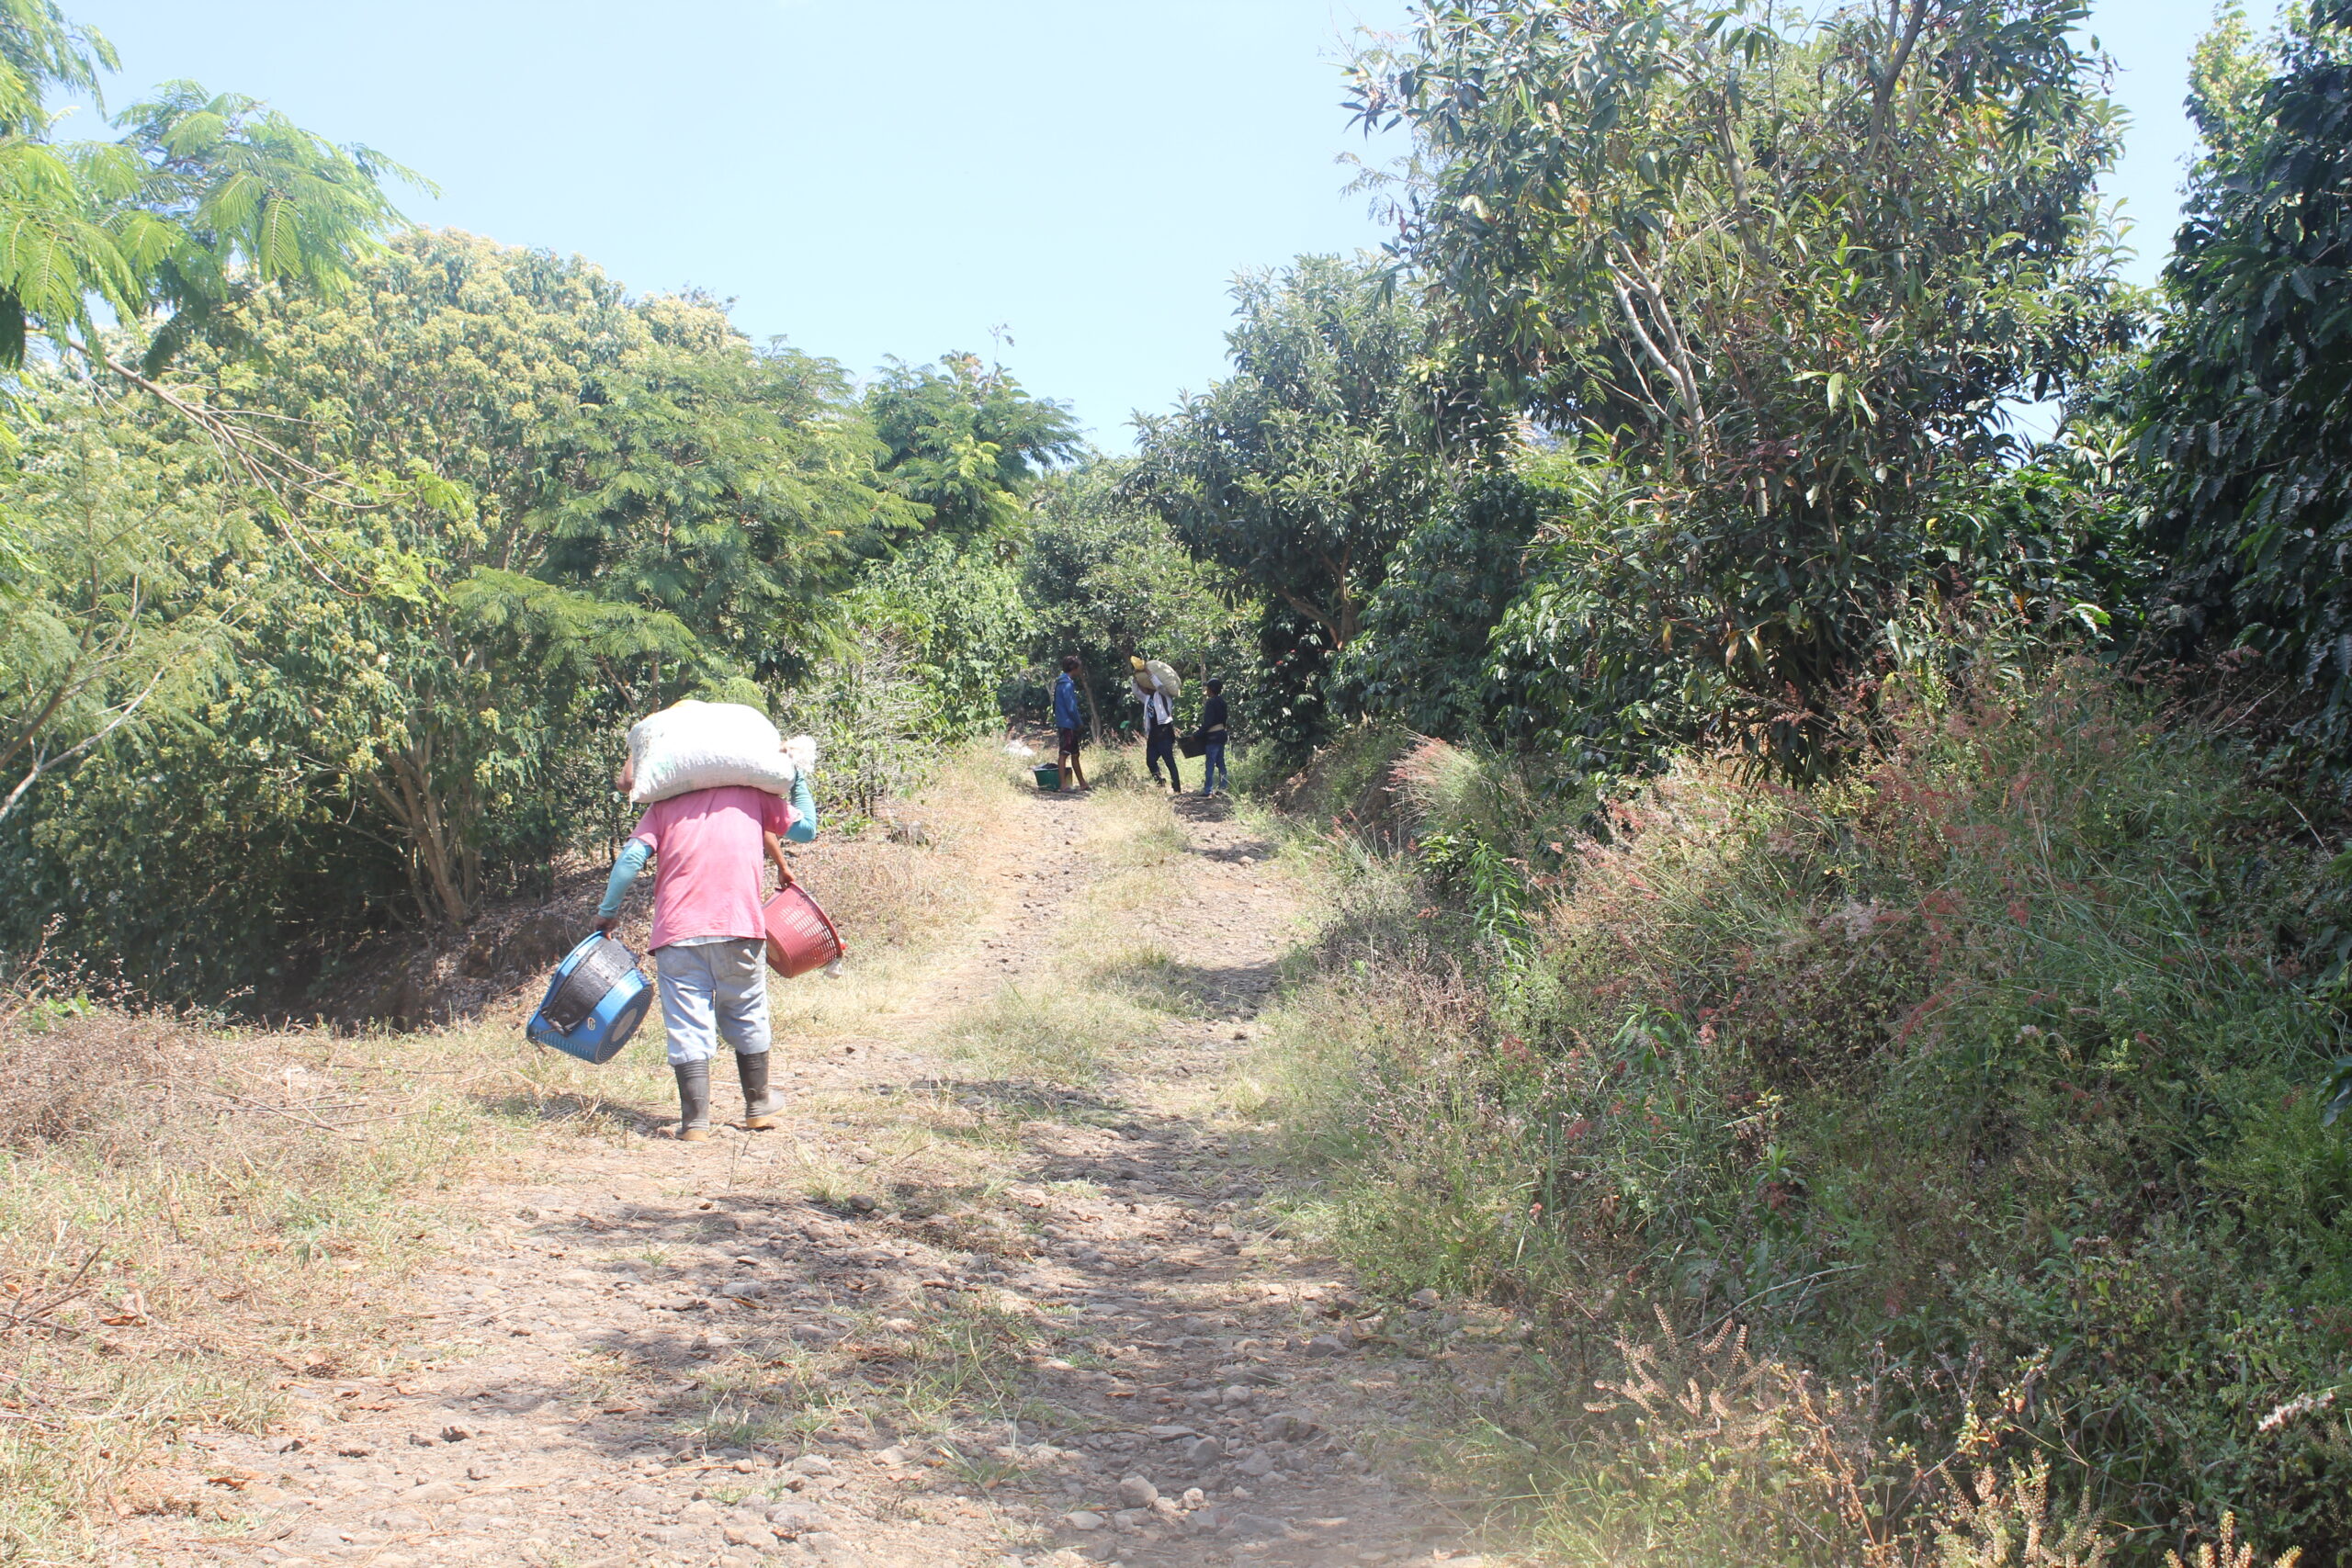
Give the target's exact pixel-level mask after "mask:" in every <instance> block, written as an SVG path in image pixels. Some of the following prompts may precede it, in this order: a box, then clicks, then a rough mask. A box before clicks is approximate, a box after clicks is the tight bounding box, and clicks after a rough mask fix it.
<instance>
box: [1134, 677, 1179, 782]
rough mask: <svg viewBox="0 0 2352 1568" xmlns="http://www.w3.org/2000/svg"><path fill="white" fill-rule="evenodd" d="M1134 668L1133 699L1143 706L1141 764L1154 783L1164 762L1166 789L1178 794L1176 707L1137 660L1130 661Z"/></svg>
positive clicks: (1157, 780)
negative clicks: (1134, 694)
mask: <svg viewBox="0 0 2352 1568" xmlns="http://www.w3.org/2000/svg"><path fill="white" fill-rule="evenodd" d="M1128 663H1130V664H1131V665H1133V666H1134V667H1135V688H1136V701H1138V702H1140V703H1142V704H1143V761H1144V766H1146V767H1148V768H1149V769H1150V770H1151V778H1152V782H1153V783H1154V784H1158V783H1159V782H1160V780H1159V764H1160V761H1161V760H1162V759H1165V760H1166V761H1167V763H1168V781H1167V782H1168V787H1169V788H1170V790H1171V791H1173V792H1175V793H1177V794H1180V795H1181V794H1182V793H1183V789H1184V780H1183V776H1182V774H1181V773H1178V772H1177V771H1176V705H1175V704H1174V703H1172V702H1170V701H1169V700H1168V694H1167V693H1165V692H1163V691H1161V690H1159V687H1158V686H1156V685H1154V684H1153V683H1152V680H1151V672H1150V671H1149V670H1148V668H1147V667H1146V666H1145V664H1144V661H1143V660H1140V659H1131V660H1128Z"/></svg>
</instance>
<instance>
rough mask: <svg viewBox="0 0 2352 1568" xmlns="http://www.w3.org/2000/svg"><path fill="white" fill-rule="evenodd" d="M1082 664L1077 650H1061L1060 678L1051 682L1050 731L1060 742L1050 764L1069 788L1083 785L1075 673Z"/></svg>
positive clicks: (1081, 726) (1082, 726) (1081, 730)
mask: <svg viewBox="0 0 2352 1568" xmlns="http://www.w3.org/2000/svg"><path fill="white" fill-rule="evenodd" d="M1084 668H1085V666H1084V665H1081V664H1080V663H1079V661H1078V655H1077V654H1075V653H1065V654H1063V655H1062V672H1061V678H1060V679H1059V680H1057V681H1056V682H1054V733H1055V735H1056V736H1057V737H1058V738H1059V740H1060V744H1061V751H1060V753H1059V754H1058V755H1057V756H1056V757H1055V758H1054V765H1055V766H1056V767H1057V768H1059V769H1060V770H1061V771H1062V781H1063V783H1065V784H1068V785H1069V787H1070V788H1072V789H1084V788H1085V787H1086V770H1085V769H1084V768H1081V767H1080V766H1079V763H1078V747H1079V742H1080V740H1081V739H1084V737H1085V733H1086V726H1085V720H1084V718H1083V716H1081V715H1080V713H1079V711H1078V675H1079V671H1080V670H1082V669H1084Z"/></svg>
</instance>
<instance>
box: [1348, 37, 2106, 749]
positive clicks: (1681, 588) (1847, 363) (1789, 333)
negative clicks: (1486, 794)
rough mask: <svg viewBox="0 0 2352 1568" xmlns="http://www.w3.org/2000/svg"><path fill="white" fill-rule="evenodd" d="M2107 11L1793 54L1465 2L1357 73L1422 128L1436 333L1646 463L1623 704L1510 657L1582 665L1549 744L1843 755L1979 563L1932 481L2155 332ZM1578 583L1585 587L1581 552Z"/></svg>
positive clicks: (1534, 650)
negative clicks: (2110, 171) (1726, 746)
mask: <svg viewBox="0 0 2352 1568" xmlns="http://www.w3.org/2000/svg"><path fill="white" fill-rule="evenodd" d="M2082 19H2083V11H2082V7H2081V6H2079V5H2077V4H2075V3H2074V0H1899V3H1891V4H1889V5H1887V6H1881V7H1877V8H1870V7H1861V6H1854V7H1849V8H1846V9H1841V10H1838V11H1836V12H1834V13H1832V14H1830V15H1829V16H1827V17H1823V18H1820V19H1819V20H1818V21H1817V22H1810V23H1807V24H1806V25H1804V26H1802V27H1796V28H1783V27H1782V26H1781V24H1780V23H1779V22H1778V20H1777V17H1776V13H1775V12H1773V11H1772V10H1771V9H1770V7H1768V6H1764V5H1761V4H1758V5H1755V6H1733V7H1730V8H1727V9H1714V8H1710V7H1704V6H1694V5H1688V4H1681V3H1675V0H1666V3H1660V0H1629V3H1622V4H1612V5H1608V6H1598V7H1596V6H1585V5H1574V4H1566V3H1564V0H1472V3H1467V4H1456V5H1446V6H1437V7H1434V8H1432V9H1431V10H1430V12H1429V13H1428V14H1427V16H1426V17H1425V18H1424V20H1423V23H1422V25H1421V26H1420V27H1419V29H1418V30H1417V31H1416V32H1415V33H1414V34H1413V36H1412V38H1411V39H1410V42H1409V44H1408V46H1407V47H1403V48H1399V49H1396V50H1393V51H1374V52H1373V53H1371V54H1368V55H1367V56H1365V57H1364V58H1363V60H1362V61H1361V62H1359V64H1358V68H1357V72H1356V76H1355V91H1356V106H1357V112H1358V115H1359V118H1361V120H1362V121H1363V123H1364V124H1365V125H1367V126H1372V125H1389V124H1395V123H1400V122H1401V123H1403V124H1405V125H1407V126H1408V127H1409V128H1410V130H1412V132H1413V135H1414V137H1415V141H1416V143H1417V148H1418V152H1417V156H1416V159H1415V163H1414V165H1413V168H1412V170H1411V171H1410V172H1409V173H1408V175H1406V176H1404V178H1403V183H1402V185H1401V186H1400V187H1399V188H1398V191H1397V203H1398V209H1399V214H1400V223H1401V229H1400V237H1399V240H1398V242H1397V254H1398V257H1399V259H1400V261H1401V262H1404V263H1408V264H1409V265H1410V266H1411V267H1412V268H1413V269H1414V271H1413V274H1412V275H1411V276H1413V277H1414V278H1416V279H1418V280H1420V281H1421V282H1422V283H1423V285H1424V287H1425V288H1426V290H1427V294H1428V299H1429V303H1430V310H1431V311H1432V313H1433V316H1434V319H1435V321H1436V323H1437V325H1438V326H1439V327H1440V329H1441V330H1442V331H1443V332H1445V333H1449V334H1452V335H1453V337H1455V338H1456V339H1457V340H1458V341H1459V344H1460V345H1461V346H1460V348H1459V349H1458V350H1457V352H1458V353H1460V354H1462V355H1465V356H1466V357H1467V358H1468V360H1470V361H1471V362H1473V363H1475V364H1476V365H1479V366H1481V367H1487V368H1488V369H1490V370H1492V371H1493V372H1494V373H1496V374H1497V375H1498V376H1500V377H1502V378H1505V379H1506V381H1507V383H1508V384H1509V385H1510V387H1511V388H1512V389H1513V395H1514V396H1515V398H1516V399H1517V400H1519V401H1520V402H1521V405H1522V406H1523V407H1524V408H1525V409H1526V410H1527V412H1529V413H1530V414H1532V416H1533V417H1534V418H1535V419H1537V420H1538V421H1539V422H1540V423H1542V424H1543V425H1544V426H1545V427H1547V428H1548V429H1549V430H1550V431H1552V432H1554V433H1555V434H1557V435H1559V436H1561V437H1564V438H1566V439H1569V440H1572V441H1577V442H1582V441H1585V440H1588V439H1589V440H1591V441H1595V442H1598V443H1600V446H1598V447H1597V448H1594V449H1595V450H1598V451H1601V452H1605V453H1606V454H1607V456H1606V460H1607V461H1608V462H1610V463H1611V464H1613V465H1615V466H1616V467H1617V468H1619V469H1620V470H1621V477H1619V478H1612V479H1610V480H1609V481H1608V483H1607V484H1606V485H1604V486H1603V487H1602V491H1603V492H1605V493H1607V494H1609V495H1611V496H1616V495H1617V494H1618V492H1619V490H1620V488H1621V487H1623V486H1630V487H1631V488H1630V490H1627V491H1624V493H1623V497H1622V499H1621V500H1611V501H1610V502H1608V504H1607V505H1606V507H1605V508H1604V511H1605V512H1606V513H1608V514H1609V515H1611V516H1614V517H1622V518H1623V519H1624V520H1625V521H1626V523H1627V524H1629V525H1635V524H1637V525H1638V526H1639V527H1640V528H1644V529H1656V530H1658V531H1659V532H1658V535H1657V537H1656V538H1655V540H1653V541H1650V542H1649V543H1646V544H1645V545H1643V546H1642V547H1640V548H1639V549H1638V551H1637V552H1636V553H1637V554H1638V556H1639V557H1640V558H1642V559H1644V560H1646V561H1649V562H1651V563H1652V565H1653V567H1654V569H1655V570H1645V571H1644V572H1643V574H1642V578H1641V581H1640V582H1639V583H1638V585H1634V584H1630V583H1629V584H1628V585H1627V586H1628V587H1629V589H1632V590H1633V591H1634V593H1635V595H1636V597H1635V598H1634V599H1633V600H1630V601H1629V604H1641V605H1643V606H1645V607H1646V613H1645V615H1637V616H1634V619H1635V620H1638V621H1640V622H1641V623H1642V624H1641V625H1639V626H1633V625H1626V626H1621V627H1620V631H1621V632H1623V633H1627V634H1631V635H1634V637H1635V638H1636V641H1635V642H1634V645H1633V646H1630V647H1627V648H1624V649H1619V650H1616V651H1615V652H1613V653H1612V654H1611V656H1610V657H1611V658H1612V659H1617V660H1622V667H1623V671H1624V672H1625V678H1626V679H1627V680H1629V681H1631V682H1632V685H1631V687H1626V686H1623V684H1622V683H1611V684H1610V685H1609V686H1608V687H1607V688H1606V689H1605V690H1604V689H1603V688H1602V687H1599V686H1588V685H1587V684H1586V683H1584V682H1583V679H1582V677H1581V676H1580V675H1578V674H1577V671H1581V670H1584V669H1586V668H1589V667H1590V665H1591V658H1592V650H1591V649H1587V648H1582V647H1577V646H1572V645H1560V646H1556V647H1555V646H1551V645H1549V644H1547V643H1545V642H1544V641H1543V640H1542V638H1541V637H1538V639H1537V640H1536V641H1535V642H1534V643H1532V644H1531V643H1529V642H1527V641H1526V640H1525V639H1524V638H1522V639H1521V641H1520V642H1519V644H1518V647H1519V649H1520V650H1521V651H1520V652H1519V653H1518V654H1516V655H1514V658H1515V659H1518V660H1521V661H1522V662H1523V661H1524V660H1526V659H1529V658H1532V659H1534V660H1538V661H1550V662H1551V663H1552V664H1553V666H1554V667H1555V669H1556V671H1558V672H1559V679H1558V680H1557V681H1555V682H1551V685H1550V692H1551V696H1550V698H1548V699H1547V701H1555V702H1557V703H1560V704H1563V705H1565V706H1564V707H1562V708H1560V709H1559V710H1557V711H1556V713H1555V714H1553V715H1547V714H1545V713H1544V712H1542V711H1540V710H1539V711H1536V712H1533V713H1532V714H1531V716H1530V717H1531V721H1532V724H1533V726H1534V730H1535V732H1536V733H1539V734H1540V733H1547V732H1549V730H1550V728H1551V727H1552V726H1553V725H1554V722H1555V718H1556V721H1557V725H1558V727H1559V728H1560V732H1561V734H1562V735H1563V736H1565V735H1566V734H1568V733H1573V732H1575V731H1576V730H1577V729H1578V728H1580V727H1581V726H1582V725H1583V724H1584V723H1585V722H1586V720H1587V718H1589V717H1590V716H1593V715H1594V714H1597V713H1598V711H1599V709H1600V708H1601V707H1602V706H1604V705H1613V706H1621V707H1622V706H1623V705H1625V704H1626V703H1628V702H1632V703H1634V704H1635V705H1653V706H1654V711H1655V712H1656V714H1657V717H1658V720H1659V722H1660V723H1661V724H1662V725H1663V726H1664V727H1665V728H1663V729H1662V730H1661V731H1660V737H1661V739H1665V738H1668V737H1684V738H1687V737H1690V736H1691V735H1694V734H1699V733H1709V734H1714V735H1718V736H1721V737H1723V738H1724V739H1739V740H1741V741H1743V742H1745V743H1747V744H1748V745H1750V746H1752V747H1754V748H1755V749H1756V750H1758V752H1760V753H1761V754H1764V755H1766V756H1768V757H1770V758H1771V759H1772V760H1773V761H1775V762H1777V763H1779V764H1781V765H1783V766H1786V767H1790V768H1792V769H1795V770H1798V771H1803V770H1804V769H1806V768H1808V767H1811V766H1814V765H1816V764H1817V763H1818V762H1819V761H1821V758H1820V749H1821V746H1822V744H1823V740H1824V737H1825V733H1826V731H1825V728H1824V727H1825V723H1826V721H1825V720H1824V718H1823V711H1822V710H1823V705H1825V704H1826V703H1827V702H1830V701H1832V700H1834V694H1837V693H1838V692H1840V691H1842V690H1844V689H1845V688H1846V687H1847V686H1848V685H1849V683H1850V682H1852V681H1854V680H1855V679H1856V678H1857V677H1859V676H1861V675H1864V674H1866V673H1867V672H1868V671H1870V670H1871V668H1872V667H1873V665H1874V663H1875V662H1876V661H1877V660H1879V659H1881V658H1882V656H1883V654H1884V652H1885V634H1884V628H1885V627H1886V626H1888V625H1889V624H1890V623H1891V622H1893V621H1894V620H1896V619H1898V618H1899V617H1900V616H1901V615H1902V614H1903V613H1904V606H1905V604H1906V603H1907V601H1908V599H1909V597H1910V595H1911V594H1912V592H1913V591H1914V589H1915V587H1916V586H1917V584H1918V583H1920V582H1921V581H1923V577H1924V571H1925V567H1926V564H1927V563H1928V562H1929V561H1931V560H1932V559H1933V558H1937V557H1939V556H1941V555H1944V554H1945V553H1946V552H1948V551H1950V550H1951V549H1954V548H1962V549H1965V548H1969V547H1973V545H1974V541H1969V540H1955V539H1952V538H1950V537H1948V536H1942V535H1939V534H1937V533H1936V532H1935V531H1934V525H1933V519H1935V518H1936V517H1937V516H1938V515H1939V513H1944V512H1947V511H1948V509H1946V508H1943V507H1942V506H1941V504H1940V503H1939V501H1938V500H1937V496H1938V492H1939V486H1941V485H1942V484H1944V483H1945V482H1946V480H1947V479H1950V480H1951V481H1953V482H1965V480H1966V479H1967V477H1968V476H1970V475H1971V474H1973V472H1974V471H1975V470H1976V469H1977V468H1978V467H1979V466H1980V465H1982V464H1984V463H1986V462H1988V461H1995V460H1999V459H2003V458H2005V457H2008V456H2010V455H2011V453H2012V451H2013V447H2012V444H2011V441H2010V438H2009V436H2008V434H2007V411H2008V409H2009V407H2010V406H2011V405H2012V404H2013V403H2014V402H2015V401H2016V400H2019V399H2022V398H2029V397H2034V396H2041V395H2046V394H2049V393H2052V392H2054V391H2058V390H2063V389H2064V388H2065V387H2067V386H2068V385H2069V384H2070V383H2071V381H2072V380H2073V379H2074V378H2076V377H2078V376H2079V375H2080V374H2081V373H2082V372H2083V371H2085V370H2086V368H2087V367H2089V366H2090V364H2091V363H2092V362H2093V360H2094V359H2095V358H2096V356H2097V355H2098V354H2099V353H2100V352H2101V351H2102V350H2103V349H2105V348H2106V347H2108V346H2109V345H2111V344H2114V343H2116V342H2118V341H2119V340H2120V337H2121V336H2122V335H2123V334H2124V333H2126V332H2127V331H2128V328H2129V325H2130V315H2129V311H2128V306H2129V303H2130V301H2129V299H2128V297H2127V296H2126V295H2125V294H2124V293H2123V291H2121V290H2120V288H2119V286H2118V285H2117V284H2116V282H2115V280H2114V277H2113V273H2112V265H2111V254H2110V251H2111V248H2110V246H2109V243H2108V239H2107V236H2106V233H2105V231H2104V230H2103V229H2102V227H2101V226H2100V223H2099V221H2098V209H2097V207H2096V203H2095V193H2094V190H2093V182H2094V181H2095V180H2096V178H2097V177H2098V174H2099V172H2100V171H2101V170H2102V169H2103V168H2105V167H2106V165H2107V164H2108V162H2109V160H2110V158H2111V157H2112V155H2113V152H2114V150H2115V146H2116V140H2117V130H2116V118H2115V114H2114V111H2113V109H2112V108H2111V107H2110V106H2109V103H2108V102H2107V100H2106V98H2105V97H2104V96H2102V94H2101V93H2100V91H2099V73H2100V70H2101V66H2100V62H2098V60H2096V59H2095V58H2093V57H2091V56H2090V55H2088V54H2086V53H2085V52H2084V51H2083V50H2082V48H2081V47H2080V46H2079V45H2078V44H2077V42H2076V41H2075V39H2076V36H2077V32H2076V29H2077V28H2078V27H2079V25H2080V23H2081V22H2082ZM1596 493H1600V492H1596ZM1605 533H1606V535H1607V536H1609V537H1611V538H1620V539H1623V529H1622V527H1621V526H1620V525H1618V524H1613V523H1612V524H1611V525H1610V526H1609V528H1608V529H1607V530H1605ZM1569 536H1574V537H1581V538H1592V539H1598V538H1600V536H1601V535H1600V534H1595V533H1592V532H1590V531H1589V530H1587V529H1584V528H1583V527H1582V526H1581V525H1578V526H1576V527H1571V528H1570V529H1569V530H1568V531H1567V534H1566V535H1564V536H1563V537H1569ZM1557 570H1562V571H1566V572H1571V573H1573V572H1577V571H1580V570H1584V568H1583V566H1582V565H1581V564H1580V561H1579V559H1578V558H1577V554H1576V551H1575V550H1574V549H1573V548H1571V549H1570V550H1569V552H1568V554H1567V555H1566V556H1565V557H1562V558H1558V566H1557ZM1697 666H1705V667H1707V668H1708V669H1709V670H1711V671H1716V672H1718V673H1715V674H1709V675H1707V676H1706V677H1705V678H1704V679H1703V680H1699V677H1698V676H1696V675H1694V674H1693V673H1692V671H1693V670H1694V669H1695V668H1696V667H1697ZM1693 680H1699V685H1697V686H1693V685H1692V684H1691V682H1692V681H1693ZM1702 690H1703V692H1704V693H1705V696H1704V702H1705V703H1706V706H1704V707H1702V708H1696V709H1694V708H1693V707H1691V705H1690V704H1691V701H1697V700H1699V699H1700V694H1701V692H1702ZM1669 691H1677V692H1680V693H1682V694H1684V695H1683V696H1682V697H1679V698H1675V699H1672V700H1668V697H1667V695H1666V694H1667V693H1668V692H1669ZM1588 709H1589V710H1590V712H1588V711H1587V710H1588Z"/></svg>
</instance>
